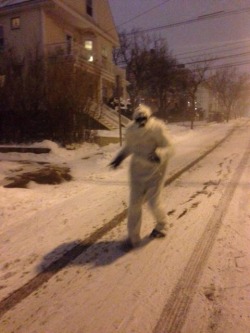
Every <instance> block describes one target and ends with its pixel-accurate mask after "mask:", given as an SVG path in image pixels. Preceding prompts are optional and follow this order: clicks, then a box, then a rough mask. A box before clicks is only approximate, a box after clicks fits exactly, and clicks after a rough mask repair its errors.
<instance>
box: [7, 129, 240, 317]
mask: <svg viewBox="0 0 250 333" xmlns="http://www.w3.org/2000/svg"><path fill="white" fill-rule="evenodd" d="M243 126H244V125H243ZM239 127H241V126H236V127H234V128H233V129H231V130H230V131H229V132H228V134H227V135H226V136H225V137H224V138H222V139H221V140H219V141H218V142H217V143H215V144H214V145H213V146H212V147H211V148H210V149H208V150H207V151H206V152H205V153H203V154H201V155H200V156H199V157H198V158H196V159H194V160H193V161H192V162H191V163H189V164H188V165H186V166H185V167H183V168H182V169H180V170H178V171H177V172H175V173H174V174H173V175H172V176H170V177H169V178H168V179H167V180H166V182H165V186H168V185H170V184H171V183H172V182H173V181H175V180H176V179H177V178H179V177H180V176H181V175H182V174H183V173H185V172H186V171H188V170H189V169H190V168H192V167H193V166H194V165H195V164H197V163H198V162H200V161H201V160H202V159H203V158H205V157H206V156H207V155H209V154H210V153H211V152H213V151H214V150H215V149H216V148H217V147H218V146H220V145H221V144H222V143H223V142H224V141H226V140H227V139H228V138H229V137H230V136H231V135H232V134H233V133H234V131H235V130H236V129H237V128H239ZM126 216H127V209H124V210H123V211H122V212H121V213H119V214H117V215H116V216H115V217H114V218H113V219H112V220H111V221H109V222H108V223H106V224H105V225H103V226H102V227H100V228H99V229H97V230H96V231H95V232H94V233H92V234H91V235H90V236H89V237H88V238H86V239H84V240H83V241H82V242H80V243H78V244H77V245H76V246H74V247H73V248H72V249H70V250H69V251H67V252H66V253H64V255H63V256H62V257H60V258H59V259H57V260H56V261H55V262H53V263H52V264H51V265H49V266H48V267H47V268H46V269H45V270H44V271H42V272H41V273H39V274H38V275H36V276H35V277H34V278H33V279H31V280H30V281H28V282H27V283H26V284H24V285H23V286H22V287H20V288H19V289H17V290H15V291H14V292H12V293H11V294H10V295H9V296H7V297H6V298H4V299H3V300H2V301H0V318H1V317H2V316H3V315H4V314H5V313H6V312H7V311H9V310H10V309H11V308H13V307H14V306H15V305H17V304H18V303H20V302H21V301H22V300H23V299H24V298H26V297H28V296H29V295H30V294H32V293H33V292H34V291H36V290H37V289H39V288H40V287H41V286H42V285H43V284H44V283H46V282H48V281H49V279H50V278H51V277H52V276H54V275H55V274H56V273H57V272H59V271H60V270H61V269H63V268H64V267H65V266H67V265H68V264H69V263H70V262H71V261H73V260H74V259H75V258H76V257H78V256H79V255H80V254H82V253H83V252H85V251H86V250H87V249H88V248H89V247H90V246H92V245H93V244H94V243H95V242H97V241H98V240H99V239H100V238H102V237H103V236H104V235H105V234H106V233H108V232H109V231H111V230H112V229H114V228H115V227H117V226H118V225H119V224H120V223H121V222H122V221H123V220H124V219H125V218H126Z"/></svg>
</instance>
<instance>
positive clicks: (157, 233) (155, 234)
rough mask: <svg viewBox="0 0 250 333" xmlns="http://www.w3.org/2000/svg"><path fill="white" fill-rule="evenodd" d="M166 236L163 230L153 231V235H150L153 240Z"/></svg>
mask: <svg viewBox="0 0 250 333" xmlns="http://www.w3.org/2000/svg"><path fill="white" fill-rule="evenodd" d="M165 236H166V234H165V232H164V231H163V230H162V231H159V230H157V229H153V230H152V232H151V234H150V237H152V238H163V237H165Z"/></svg>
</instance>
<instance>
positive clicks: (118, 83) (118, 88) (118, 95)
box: [116, 75, 122, 146]
mask: <svg viewBox="0 0 250 333" xmlns="http://www.w3.org/2000/svg"><path fill="white" fill-rule="evenodd" d="M116 95H117V98H118V116H119V138H120V146H122V121H121V102H120V98H121V83H120V75H116Z"/></svg>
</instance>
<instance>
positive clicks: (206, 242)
mask: <svg viewBox="0 0 250 333" xmlns="http://www.w3.org/2000/svg"><path fill="white" fill-rule="evenodd" d="M249 158H250V143H249V145H248V147H247V149H246V151H245V153H244V155H243V157H242V159H241V161H240V163H239V165H238V167H237V168H236V170H235V172H234V174H233V177H232V178H231V181H230V183H229V184H228V185H227V188H226V190H225V193H224V195H223V196H222V198H221V199H220V201H219V203H218V208H217V209H216V210H215V212H214V214H213V215H212V217H211V218H210V220H209V221H208V224H207V226H206V228H205V230H204V232H203V234H202V236H201V238H200V239H199V241H198V243H197V244H196V246H195V248H194V251H193V253H192V255H191V257H190V259H189V261H188V263H187V265H186V267H185V269H184V271H183V274H182V276H181V278H180V279H179V281H178V282H177V284H176V286H175V288H174V290H173V292H172V293H171V296H170V298H169V300H168V301H167V303H166V305H165V307H164V308H163V311H162V314H161V316H160V319H159V321H158V323H157V325H156V327H155V329H154V331H153V333H162V332H167V333H180V332H181V328H182V326H183V324H184V322H185V319H186V316H187V314H188V310H189V306H190V304H191V302H192V298H193V295H194V291H195V288H196V285H197V283H198V282H199V280H200V278H201V275H202V272H203V269H204V267H205V265H206V262H207V259H208V257H209V255H210V252H211V250H212V247H213V244H214V242H215V239H216V236H217V234H218V232H219V229H220V227H221V225H222V221H223V217H224V216H225V214H226V211H227V207H228V206H229V204H230V202H231V200H232V198H233V195H234V192H235V190H236V188H237V186H238V183H239V180H240V177H241V175H242V172H243V170H244V169H245V168H246V166H247V161H248V159H249Z"/></svg>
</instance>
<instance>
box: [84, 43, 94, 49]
mask: <svg viewBox="0 0 250 333" xmlns="http://www.w3.org/2000/svg"><path fill="white" fill-rule="evenodd" d="M84 48H85V50H89V51H92V50H93V41H92V40H85V42H84Z"/></svg>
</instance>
